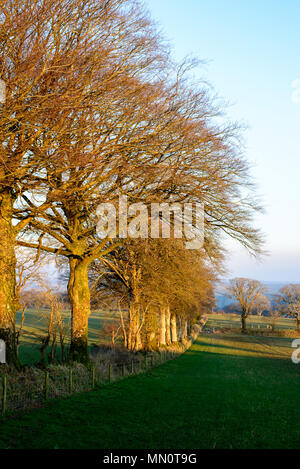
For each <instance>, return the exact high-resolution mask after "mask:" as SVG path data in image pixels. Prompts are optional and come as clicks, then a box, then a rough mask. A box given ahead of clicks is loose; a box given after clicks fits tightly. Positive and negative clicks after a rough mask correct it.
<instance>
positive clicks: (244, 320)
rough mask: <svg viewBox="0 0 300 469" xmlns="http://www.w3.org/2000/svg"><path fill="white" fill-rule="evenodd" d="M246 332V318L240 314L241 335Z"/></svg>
mask: <svg viewBox="0 0 300 469" xmlns="http://www.w3.org/2000/svg"><path fill="white" fill-rule="evenodd" d="M245 332H247V324H246V316H245V314H242V333H243V334H244V333H245Z"/></svg>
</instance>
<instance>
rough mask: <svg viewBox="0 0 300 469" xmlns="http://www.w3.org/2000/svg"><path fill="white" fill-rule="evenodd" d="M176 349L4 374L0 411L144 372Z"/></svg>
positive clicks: (24, 407) (30, 404)
mask: <svg viewBox="0 0 300 469" xmlns="http://www.w3.org/2000/svg"><path fill="white" fill-rule="evenodd" d="M178 355H179V354H178V353H175V352H169V351H165V352H161V353H157V354H151V355H150V354H149V355H145V356H144V358H138V359H133V360H131V361H130V362H129V363H128V362H126V363H108V364H106V365H104V364H101V363H100V364H97V363H92V364H91V366H90V367H89V368H88V367H85V366H84V365H80V364H75V365H74V366H70V367H67V366H55V367H50V368H49V369H48V370H46V371H42V370H39V369H36V368H32V369H30V370H27V371H26V372H24V373H23V374H22V373H21V374H18V375H10V374H7V375H3V376H2V380H1V381H2V383H1V386H0V388H1V389H0V403H1V407H0V412H1V415H2V416H4V415H6V414H8V413H13V412H15V411H18V410H22V409H28V408H34V407H40V406H41V405H42V404H43V403H44V402H47V401H49V400H53V399H57V398H63V397H67V396H70V395H72V394H76V393H80V392H87V391H91V390H93V389H94V388H95V387H96V386H103V385H105V384H109V383H112V382H114V381H117V380H119V379H122V378H125V377H128V376H132V375H136V374H139V373H145V372H146V371H148V370H150V369H152V368H154V367H156V366H158V365H160V364H162V363H165V362H166V361H169V360H172V359H174V358H176V357H177V356H178Z"/></svg>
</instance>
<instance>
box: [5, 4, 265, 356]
mask: <svg viewBox="0 0 300 469" xmlns="http://www.w3.org/2000/svg"><path fill="white" fill-rule="evenodd" d="M30 1H31V3H30ZM30 1H29V5H30V6H31V7H32V10H33V12H34V13H35V15H33V14H31V15H29V17H28V18H27V16H26V10H25V9H24V8H21V6H23V7H24V1H21V0H19V1H15V2H14V1H13V0H11V2H10V3H11V4H12V5H18V8H19V9H20V12H19V10H18V12H17V17H18V15H19V17H20V23H21V22H22V25H24V26H23V31H25V35H26V33H28V32H30V33H31V30H32V29H33V30H34V31H35V34H34V35H33V39H34V40H32V41H31V40H30V41H29V45H30V47H29V46H28V44H27V43H26V42H25V44H23V42H22V47H24V51H25V52H26V53H27V49H28V48H29V51H32V50H34V51H35V52H36V54H37V57H38V64H39V66H38V67H37V66H36V65H34V64H36V63H37V62H35V61H34V60H35V58H34V57H32V56H31V55H30V54H29V53H28V57H29V56H30V58H31V61H32V63H33V65H32V67H31V68H30V67H29V70H33V71H34V73H35V74H36V73H37V72H36V70H40V71H41V73H40V74H38V75H37V76H36V75H34V76H35V79H34V80H33V82H34V86H33V89H34V95H33V96H34V98H35V99H37V100H39V99H40V100H41V101H40V102H39V104H40V105H39V106H37V105H36V108H34V107H33V106H32V108H29V110H31V109H35V111H36V110H37V109H38V113H39V114H38V116H37V117H35V115H33V116H31V117H30V112H29V114H28V115H27V114H26V113H25V110H26V112H27V107H26V105H27V104H26V103H27V101H26V99H24V103H25V104H24V103H23V101H22V103H23V104H24V106H23V113H22V116H23V115H24V114H26V115H27V117H28V123H29V124H30V126H31V125H32V126H33V128H35V127H34V126H36V127H37V129H38V132H39V133H37V134H35V136H34V138H33V137H32V139H31V140H30V142H32V143H31V147H32V148H30V152H29V150H28V148H27V147H26V149H25V150H24V153H23V160H22V161H23V163H24V167H26V178H27V179H26V181H28V184H25V179H24V178H23V179H22V178H16V180H15V182H16V184H17V183H18V184H19V186H18V188H19V192H18V200H17V203H16V204H15V212H14V213H15V216H16V217H17V219H18V221H19V228H18V231H19V236H18V244H20V245H21V246H25V247H29V248H33V249H36V250H37V251H38V253H39V252H40V251H45V252H48V253H51V254H54V255H56V256H57V257H58V256H60V257H64V258H65V259H67V261H68V264H69V272H70V276H69V277H70V278H69V284H68V291H69V297H70V302H71V307H72V341H71V357H72V358H73V359H79V360H81V361H88V349H87V338H88V316H89V312H90V290H89V282H88V266H89V265H90V264H91V263H92V262H94V261H95V260H97V259H99V260H100V261H101V260H102V259H104V258H105V257H106V255H108V254H109V252H112V251H113V250H115V249H116V248H117V247H118V246H119V245H122V244H123V241H124V240H123V239H122V238H120V237H119V238H118V230H117V233H116V234H115V235H112V234H110V233H107V236H106V237H105V238H104V239H103V240H99V236H97V233H96V227H97V222H98V217H97V207H98V205H99V204H101V203H107V202H112V203H114V204H115V205H116V206H117V203H118V197H119V196H120V195H126V196H127V197H128V200H129V201H130V202H131V203H132V202H145V203H146V204H147V205H149V204H150V202H159V203H160V202H172V203H173V202H181V203H183V202H199V203H203V204H204V207H205V228H206V234H205V243H204V248H205V251H206V253H207V255H208V256H210V257H211V258H212V259H217V258H219V257H220V253H221V251H222V238H221V234H222V233H224V232H225V233H226V234H227V235H229V236H232V237H234V238H235V239H237V240H238V241H240V242H241V243H242V244H243V245H245V246H246V247H247V248H248V249H249V250H251V251H253V252H258V251H259V250H260V245H261V244H260V241H261V237H260V234H259V232H257V231H256V230H255V229H253V228H252V215H253V213H254V212H255V210H257V209H258V208H259V206H258V204H257V202H256V201H255V200H252V199H251V197H249V196H248V195H247V194H246V190H247V189H248V188H250V185H249V175H248V170H247V164H246V162H245V160H244V158H243V157H242V155H241V154H240V150H239V142H238V136H239V129H238V128H237V126H236V125H231V124H228V123H227V122H225V124H223V125H222V124H220V123H219V122H220V119H216V117H217V116H218V111H217V110H216V109H215V106H214V104H213V102H212V101H211V99H210V98H209V95H208V93H207V91H206V89H205V88H204V87H203V86H200V87H197V86H194V85H192V84H190V83H189V80H188V69H189V66H188V64H186V65H185V64H184V65H182V66H181V67H179V69H177V70H176V72H175V73H174V67H173V66H172V65H171V63H170V61H169V59H168V51H167V50H166V49H165V47H163V46H162V45H161V42H160V40H159V38H158V36H157V33H156V31H155V28H153V26H152V23H151V21H150V20H149V19H148V17H147V15H146V14H145V13H144V10H143V8H142V7H141V6H140V4H139V3H138V2H134V1H130V0H111V1H109V0H106V1H104V0H101V1H96V0H91V1H88V2H83V1H81V0H60V1H58V2H54V1H52V0H44V1H42V0H41V1H34V0H30ZM29 11H31V10H30V9H29ZM43 14H45V15H46V19H45V20H44V19H43V18H44V17H43ZM4 16H5V15H4ZM8 16H9V18H10V20H11V21H12V17H11V16H10V14H9V15H8ZM32 18H35V19H36V21H37V22H35V23H34V24H33V23H32ZM25 20H26V21H25ZM39 21H40V22H39ZM36 25H37V26H36ZM10 27H12V26H10ZM43 28H44V29H43ZM17 31H18V32H19V29H17ZM41 31H42V32H43V34H41V39H38V34H37V33H38V32H39V33H40V32H41ZM39 40H40V41H46V42H45V43H44V42H43V43H42V44H40V43H39V42H38V41H39ZM47 40H48V41H49V44H48V43H47ZM14 41H15V40H14V39H13V38H12V39H11V43H12V44H14ZM12 50H13V51H14V50H15V49H14V48H13V47H12ZM40 50H41V52H39V53H38V51H40ZM8 52H9V53H11V54H12V56H13V53H14V52H10V50H9V51H8ZM25 52H24V53H25ZM30 53H31V52H30ZM42 53H43V54H44V55H42V56H40V55H39V54H42ZM21 55H22V54H21ZM25 56H26V54H25ZM48 56H49V57H48ZM23 65H24V64H23ZM12 69H13V67H12ZM3 73H4V72H3ZM6 78H7V81H8V82H9V83H10V80H9V79H8V76H7V77H6ZM23 78H24V79H25V78H26V76H25V74H23ZM43 80H44V81H43ZM35 87H36V88H35ZM30 93H31V89H30ZM9 95H10V100H11V101H10V103H11V104H12V103H13V96H14V93H12V92H11V91H10V90H9ZM22 96H23V95H22ZM27 96H29V97H30V99H31V98H32V96H31V94H29V95H27ZM28 99H29V98H28ZM33 103H35V101H33ZM42 104H43V106H41V105H42ZM7 109H9V108H8V107H7ZM36 112H37V111H36ZM19 122H20V119H18V121H17V123H16V122H15V125H14V126H13V127H9V128H10V129H12V130H10V132H11V133H10V134H9V135H12V137H11V138H16V135H19V134H18V132H16V126H17V127H18V126H19V125H20V124H19ZM22 122H23V120H22ZM24 122H25V120H24ZM29 124H28V125H29ZM1 128H5V125H3V126H1ZM30 128H31V127H30ZM4 140H8V137H5V138H4ZM22 149H23V147H22ZM28 155H29V156H28ZM31 155H32V156H31ZM29 157H30V158H29ZM28 158H29V159H30V161H27V160H28ZM25 163H26V164H25ZM28 170H29V172H28ZM12 173H14V171H13V170H12V169H11V170H10V172H9V174H12ZM7 177H8V176H7ZM21 179H22V182H20V180H21ZM16 187H17V186H16ZM16 194H17V191H16ZM12 209H13V206H12V207H11V210H12ZM10 226H12V225H10ZM112 238H113V239H112ZM13 241H14V240H13ZM13 244H14V243H13ZM13 270H14V269H13V265H12V268H11V275H12V278H13ZM137 275H138V272H137ZM166 314H167V319H166V320H167V322H168V321H169V313H166ZM175 319H176V318H175ZM170 322H172V326H173V339H174V337H175V323H176V321H175V322H174V317H173V318H170ZM130 340H132V339H130ZM167 340H168V341H169V340H170V338H169V337H168V339H167ZM174 340H175V339H174Z"/></svg>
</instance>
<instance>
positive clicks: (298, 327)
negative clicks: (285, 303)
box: [296, 315, 300, 332]
mask: <svg viewBox="0 0 300 469" xmlns="http://www.w3.org/2000/svg"><path fill="white" fill-rule="evenodd" d="M296 323H297V331H299V332H300V318H299V315H298V316H297V317H296Z"/></svg>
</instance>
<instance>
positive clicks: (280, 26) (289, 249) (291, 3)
mask: <svg viewBox="0 0 300 469" xmlns="http://www.w3.org/2000/svg"><path fill="white" fill-rule="evenodd" d="M145 4H146V6H147V7H148V9H149V11H150V13H151V15H152V17H153V18H154V19H155V20H156V21H157V22H158V23H159V26H160V29H161V30H162V32H163V33H164V35H165V37H166V38H167V39H168V40H169V41H170V43H171V45H172V46H173V55H174V57H175V58H176V59H178V60H180V59H182V58H184V57H185V56H186V55H193V56H196V57H198V58H200V59H203V60H205V61H206V64H205V66H204V67H202V68H201V69H199V76H201V77H204V78H205V79H207V80H209V82H210V83H211V84H212V85H213V87H214V88H215V91H216V92H217V93H218V94H219V95H220V96H222V97H223V98H224V99H225V100H226V101H228V102H229V103H230V107H229V109H228V114H229V116H230V117H231V118H232V119H234V120H238V121H242V122H244V123H246V124H247V126H248V130H247V131H246V133H245V139H246V146H247V147H246V154H247V157H248V159H249V161H250V162H251V164H252V166H253V167H252V175H253V176H254V179H255V180H256V182H257V185H258V191H259V194H261V196H262V200H263V203H264V206H265V210H266V213H265V215H263V216H259V218H258V219H257V224H258V225H259V226H261V227H262V229H263V231H264V232H265V234H266V249H267V250H268V251H269V253H270V255H269V256H268V257H267V258H265V259H264V260H263V261H261V262H257V261H255V260H253V259H252V258H251V257H250V256H249V255H248V254H247V253H246V252H245V251H244V250H243V249H242V248H240V247H239V246H237V245H236V244H235V243H233V242H228V243H227V246H228V249H229V250H230V255H229V260H228V269H229V271H228V276H231V277H233V276H247V277H252V278H257V279H259V280H269V281H293V282H299V283H300V84H299V83H298V84H297V82H296V83H294V82H295V81H296V80H300V27H299V21H300V2H299V0H251V1H250V0H210V1H204V0H185V1H182V0H146V1H145ZM292 83H294V85H295V86H296V88H293V87H292ZM298 89H299V93H298V92H297V90H298ZM293 93H294V94H295V96H294V99H293Z"/></svg>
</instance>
